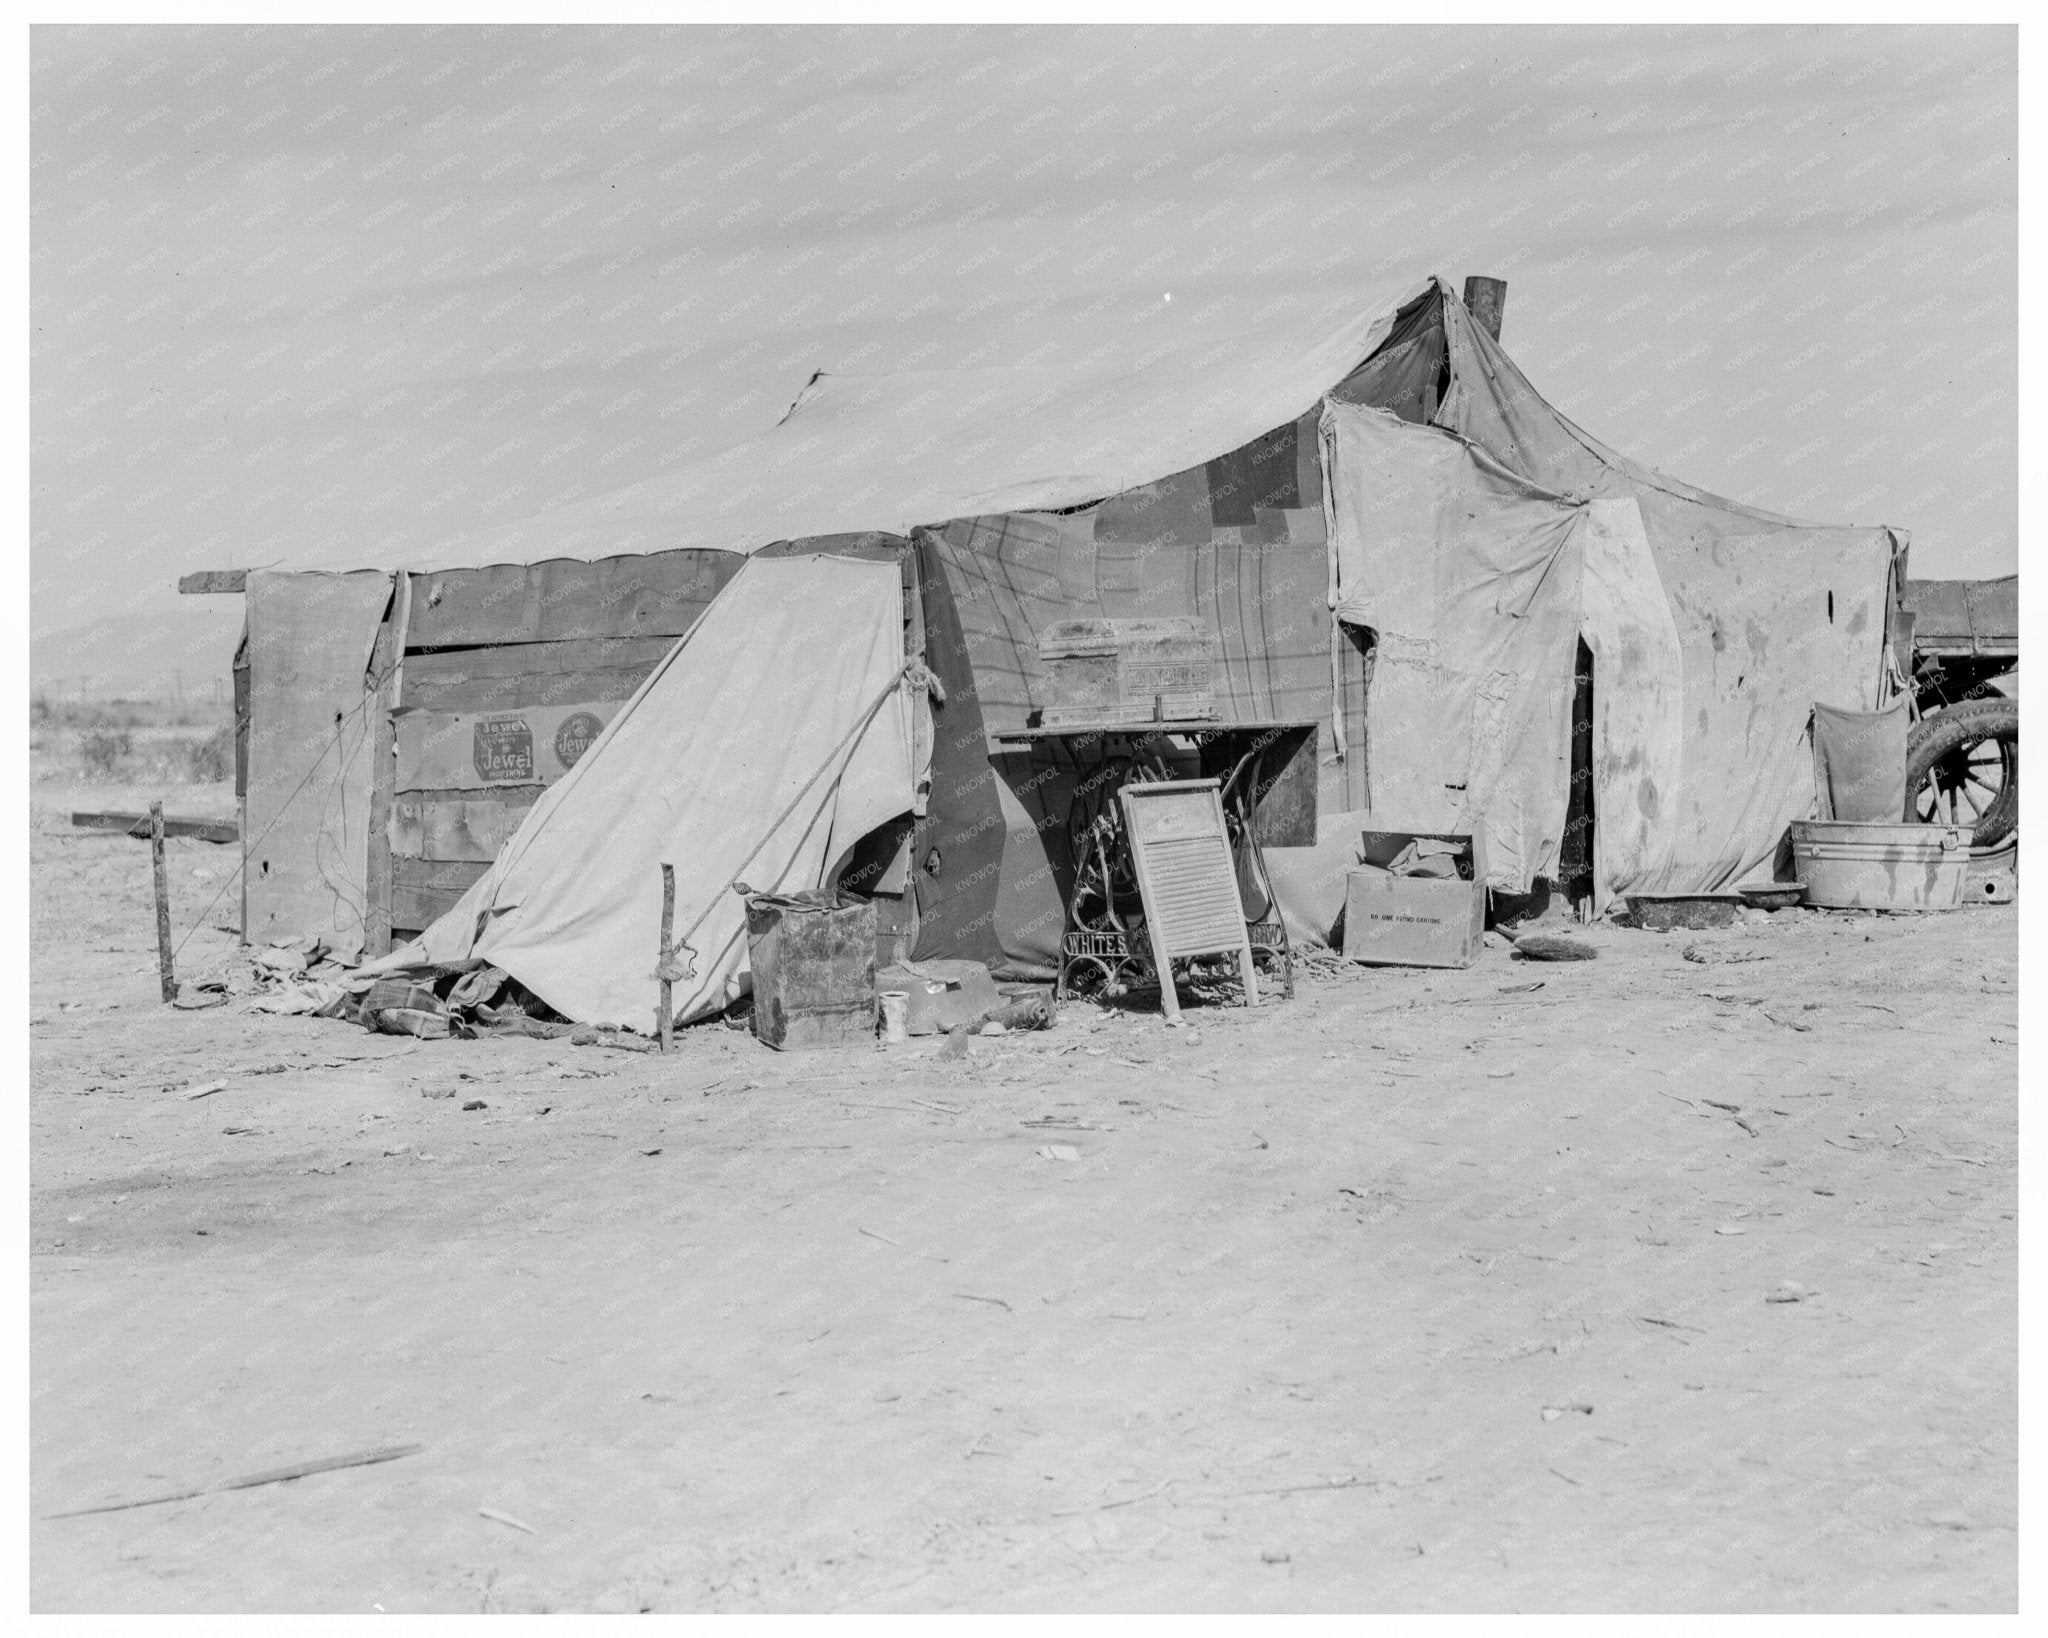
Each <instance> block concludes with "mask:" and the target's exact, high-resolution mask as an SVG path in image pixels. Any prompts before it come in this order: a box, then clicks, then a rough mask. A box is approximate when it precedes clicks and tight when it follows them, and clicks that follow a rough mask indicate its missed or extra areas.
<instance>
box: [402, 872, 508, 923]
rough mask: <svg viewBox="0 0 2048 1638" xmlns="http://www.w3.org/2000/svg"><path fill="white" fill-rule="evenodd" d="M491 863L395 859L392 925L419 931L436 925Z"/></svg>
mask: <svg viewBox="0 0 2048 1638" xmlns="http://www.w3.org/2000/svg"><path fill="white" fill-rule="evenodd" d="M488 869H490V866H489V865H488V864H478V863H475V862H473V861H467V860H463V861H457V860H439V859H402V858H394V859H392V861H391V925H392V927H393V929H394V930H399V929H403V930H405V931H408V932H415V933H416V932H418V931H420V930H421V929H422V928H425V927H430V926H432V925H433V924H434V923H435V922H436V921H438V920H440V919H441V917H442V916H443V915H444V914H446V913H447V912H448V911H450V910H452V909H454V908H455V902H456V900H458V899H460V898H461V897H462V895H463V894H464V893H466V892H467V891H468V890H469V886H470V883H472V882H474V881H475V880H476V879H477V878H478V877H479V876H481V875H482V874H483V873H484V872H485V871H486V870H488Z"/></svg>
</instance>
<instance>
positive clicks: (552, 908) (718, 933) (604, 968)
mask: <svg viewBox="0 0 2048 1638" xmlns="http://www.w3.org/2000/svg"><path fill="white" fill-rule="evenodd" d="M923 694H924V690H923V688H922V687H920V686H915V685H913V684H912V683H911V682H910V681H909V680H908V679H907V678H906V676H905V656H904V652H903V604H902V577H901V573H900V570H899V569H898V567H897V566H896V565H895V564H894V563H877V562H857V561H854V560H851V559H847V558H840V557H832V556H812V557H782V558H761V559H756V560H754V561H752V562H750V563H749V564H748V565H747V566H746V567H745V568H744V569H742V570H741V571H740V573H739V574H738V575H736V576H735V577H734V578H733V580H732V581H731V582H730V583H729V584H728V585H727V586H726V587H725V589H724V590H723V591H722V592H721V593H720V594H719V596H718V598H717V600H716V601H714V602H713V603H712V605H711V607H710V608H709V609H707V610H706V611H705V613H704V615H703V616H702V618H700V619H699V621H698V622H697V625H696V626H695V628H694V629H693V630H692V631H691V632H690V634H689V635H688V636H686V637H684V638H683V639H682V640H681V641H680V642H679V643H678V644H677V646H676V649H675V651H674V652H673V653H672V654H671V655H670V656H669V658H668V659H667V660H665V661H664V662H663V663H662V665H661V666H660V667H659V668H658V669H657V670H656V671H655V672H654V674H653V675H652V676H650V677H649V678H648V680H647V682H646V683H645V684H644V685H643V686H642V687H641V690H640V692H639V693H638V694H636V695H635V696H634V698H633V699H632V700H631V701H630V702H628V704H627V705H626V707H625V708H624V709H623V710H621V711H620V713H619V714H618V716H617V717H615V718H614V719H613V720H612V722H611V724H610V726H609V727H608V728H607V729H606V730H605V732H604V734H603V735H602V736H601V737H600V738H599V739H598V740H597V741H596V743H595V744H593V745H592V747H591V748H590V750H589V751H587V752H586V753H585V754H584V755H583V757H582V759H581V760H580V761H578V762H577V764H576V765H575V767H574V768H572V769H571V770H570V771H569V773H568V774H567V776H566V777H564V778H563V779H562V780H561V781H559V782H558V783H557V784H555V785H554V786H552V787H551V788H550V789H549V790H548V791H547V793H546V794H545V795H544V796H543V797H542V798H541V799H540V800H539V801H538V802H537V803H535V804H534V806H533V808H532V809H531V810H530V811H529V813H528V815H527V818H526V821H525V823H523V824H522V825H521V826H520V828H519V830H518V832H517V833H516V834H515V835H514V836H513V837H512V839H511V840H510V841H509V842H508V843H507V844H506V845H505V848H504V850H503V851H502V852H501V853H500V854H499V856H498V859H497V862H496V863H495V864H493V865H492V867H491V869H490V870H489V872H488V873H486V874H485V875H484V876H483V877H482V878H481V879H479V880H478V881H477V882H476V884H475V885H474V886H473V887H471V888H470V890H469V892H468V893H467V894H465V895H464V897H463V899H462V901H461V902H460V903H458V904H457V905H456V906H455V908H454V909H453V910H451V911H449V912H448V914H447V915H445V916H444V917H442V918H441V920H440V921H438V922H436V923H435V925H434V926H432V927H430V928H428V929H427V930H426V932H425V933H424V934H422V935H421V937H420V939H419V940H417V941H416V942H415V944H414V945H412V946H409V947H408V948H407V949H405V950H402V951H398V952H394V955H393V957H392V958H391V964H392V965H403V964H405V963H406V962H410V961H417V960H420V959H427V960H434V961H450V960H461V959H464V958H466V957H469V956H478V957H482V958H484V959H486V960H489V961H491V962H492V963H494V964H495V965H497V966H500V967H502V968H504V969H505V970H506V971H507V972H509V973H511V974H512V975H513V976H514V977H515V978H517V979H519V981H520V982H521V983H523V984H525V985H526V986H527V987H528V988H529V989H531V990H532V991H533V992H534V993H535V994H537V995H539V996H540V997H541V998H542V999H544V1000H545V1001H547V1002H548V1004H549V1005H551V1006H553V1007H554V1008H555V1009H556V1010H558V1011H559V1012H561V1013H562V1014H563V1015H564V1016H566V1017H569V1018H572V1019H575V1020H576V1021H578V1022H581V1023H602V1024H617V1025H628V1026H631V1027H633V1028H635V1029H640V1030H647V1029H650V1028H651V1027H652V1025H653V1023H654V1015H655V1007H656V1003H657V998H658V989H659V986H658V983H657V981H656V979H655V977H654V967H655V957H656V951H657V949H658V947H659V940H660V921H661V871H660V867H661V865H662V864H664V863H667V864H671V865H673V866H674V867H675V875H676V912H675V915H676V922H675V926H676V936H677V938H678V939H679V940H681V941H682V942H684V943H686V944H687V945H688V947H689V949H690V950H691V951H692V952H693V956H694V966H695V973H694V976H693V977H692V978H691V979H690V980H688V981H687V982H685V983H682V984H679V985H677V987H676V995H675V1010H676V1017H677V1019H678V1020H679V1021H681V1022H689V1021H690V1020H692V1019H695V1018H701V1017H704V1016H706V1015H708V1014H710V1013H712V1012H715V1011H717V1010H719V1009H720V1008H722V1007H724V1006H726V1005H727V1004H728V1003H729V1002H731V1001H733V1000H735V999H737V998H738V997H739V996H740V995H742V994H744V993H745V984H746V977H747V959H746V958H747V952H746V938H745V912H744V906H743V904H742V902H741V900H740V898H739V896H738V895H737V894H736V893H735V892H734V891H733V889H732V882H733V880H734V879H735V877H738V878H740V879H743V880H745V881H746V882H747V883H748V885H749V886H751V887H753V888H755V889H757V890H759V891H781V892H794V891H797V890H799V889H804V888H813V887H818V886H821V885H824V884H825V882H826V881H827V880H828V878H829V875H830V873H831V872H832V871H833V870H835V869H836V867H837V865H838V864H839V862H840V861H841V860H842V859H843V858H844V856H845V854H846V853H847V851H848V850H849V849H850V848H851V847H852V846H853V844H854V843H855V842H856V841H858V840H859V839H860V838H861V837H862V836H863V835H865V834H866V833H867V832H868V831H870V830H872V829H874V828H875V827H876V826H877V825H880V824H882V823H883V822H885V821H887V820H889V819H892V818H894V817H896V816H898V815H900V814H905V813H908V812H909V811H910V810H911V808H912V806H913V804H914V802H915V800H916V795H917V789H918V785H919V782H920V780H921V779H922V778H924V777H925V774H926V770H925V769H922V768H920V767H918V766H917V765H916V764H917V754H916V749H915V738H914V734H913V728H912V714H913V711H914V710H922V709H923V708H924V707H923V705H922V699H923Z"/></svg>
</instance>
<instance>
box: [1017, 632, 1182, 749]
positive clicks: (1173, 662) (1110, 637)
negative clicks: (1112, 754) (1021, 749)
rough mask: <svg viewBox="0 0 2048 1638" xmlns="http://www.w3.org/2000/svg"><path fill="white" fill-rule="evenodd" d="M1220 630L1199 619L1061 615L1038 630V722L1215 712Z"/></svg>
mask: <svg viewBox="0 0 2048 1638" xmlns="http://www.w3.org/2000/svg"><path fill="white" fill-rule="evenodd" d="M1216 650H1217V641H1216V634H1215V632H1213V631H1211V630H1210V629H1209V628H1208V626H1206V625H1204V624H1203V623H1202V622H1201V621H1200V620H1191V619H1182V618H1179V617H1175V618H1170V619H1156V620H1057V621H1054V622H1053V623H1052V624H1051V625H1049V626H1047V627H1046V628H1045V629H1044V630H1043V631H1041V632H1040V633H1039V634H1038V661H1039V668H1040V672H1041V675H1042V677H1043V681H1044V694H1045V698H1044V709H1043V713H1042V715H1041V717H1040V719H1039V720H1040V723H1041V725H1042V726H1044V727H1048V728H1062V727H1068V726H1071V725H1073V724H1076V723H1094V722H1188V721H1199V720H1204V719H1207V718H1212V717H1214V716H1215V715H1216Z"/></svg>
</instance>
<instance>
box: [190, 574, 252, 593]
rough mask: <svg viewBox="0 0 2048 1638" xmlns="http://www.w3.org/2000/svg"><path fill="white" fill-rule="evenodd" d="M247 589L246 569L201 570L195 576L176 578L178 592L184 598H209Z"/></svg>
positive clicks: (247, 576) (247, 577)
mask: <svg viewBox="0 0 2048 1638" xmlns="http://www.w3.org/2000/svg"><path fill="white" fill-rule="evenodd" d="M248 589H249V571H248V570H247V569H201V570H200V571H199V572H198V573H197V574H181V575H179V576H178V590H179V592H180V593H181V594H182V595H184V596H186V597H211V596H214V595H216V594H219V593H225V592H233V593H237V594H239V593H241V592H245V591H247V590H248Z"/></svg>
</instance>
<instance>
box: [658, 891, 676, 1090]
mask: <svg viewBox="0 0 2048 1638" xmlns="http://www.w3.org/2000/svg"><path fill="white" fill-rule="evenodd" d="M675 931H676V867H675V866H674V865H668V864H665V865H663V866H662V867H661V1013H660V1023H661V1050H662V1051H663V1052H668V1051H670V1050H671V1049H672V1048H673V1047H674V1045H675V980H674V979H673V978H671V977H670V976H669V975H670V974H671V973H673V972H674V971H675V968H674V965H673V963H674V961H675V949H674V946H673V945H672V943H671V942H670V941H671V940H672V939H673V938H674V937H675Z"/></svg>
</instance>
